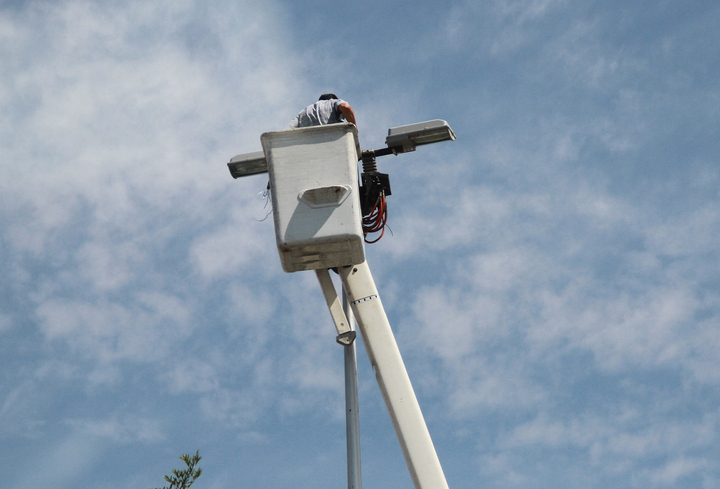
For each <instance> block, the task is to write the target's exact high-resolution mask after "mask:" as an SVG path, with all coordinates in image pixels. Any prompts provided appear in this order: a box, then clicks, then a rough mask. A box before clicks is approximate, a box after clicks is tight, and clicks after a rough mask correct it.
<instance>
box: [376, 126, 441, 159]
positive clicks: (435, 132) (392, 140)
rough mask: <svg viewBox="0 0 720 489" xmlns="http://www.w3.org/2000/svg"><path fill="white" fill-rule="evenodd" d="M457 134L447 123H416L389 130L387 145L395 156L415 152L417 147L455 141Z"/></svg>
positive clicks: (386, 139)
mask: <svg viewBox="0 0 720 489" xmlns="http://www.w3.org/2000/svg"><path fill="white" fill-rule="evenodd" d="M454 139H455V133H454V132H453V130H452V129H450V126H449V125H448V123H447V122H445V121H443V120H441V119H435V120H432V121H426V122H416V123H415V124H408V125H407V126H399V127H391V128H390V129H388V135H387V138H385V144H387V146H388V148H391V149H392V150H393V152H394V153H395V154H398V153H405V152H408V151H415V147H416V146H421V145H423V144H432V143H439V142H441V141H453V140H454Z"/></svg>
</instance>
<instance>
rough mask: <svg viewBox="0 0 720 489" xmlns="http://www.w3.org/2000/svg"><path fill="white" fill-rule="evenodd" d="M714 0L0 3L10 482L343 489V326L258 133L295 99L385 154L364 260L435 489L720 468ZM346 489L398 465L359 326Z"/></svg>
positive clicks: (6, 475)
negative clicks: (359, 462) (359, 472)
mask: <svg viewBox="0 0 720 489" xmlns="http://www.w3.org/2000/svg"><path fill="white" fill-rule="evenodd" d="M718 25H720V6H719V5H718V3H717V2H715V1H709V0H708V1H704V0H691V1H684V2H674V1H667V0H665V1H660V0H656V1H649V0H648V1H645V0H636V1H619V0H606V1H574V0H565V1H563V0H486V1H480V0H464V1H463V0H456V1H453V2H450V1H443V0H440V1H432V2H431V1H425V0H421V1H413V2H411V1H401V0H382V1H379V0H367V1H364V2H352V3H351V2H347V3H345V2H330V1H323V0H310V1H306V2H298V1H294V0H263V1H262V2H260V1H257V2H252V1H242V0H236V1H222V0H208V1H203V2H201V1H193V0H173V1H171V0H147V1H143V2H127V1H116V0H109V1H102V2H101V1H89V0H57V1H49V0H47V1H43V0H36V1H19V0H3V1H2V2H0V167H1V169H2V179H0V277H1V280H0V292H1V293H0V466H1V467H2V473H3V483H2V484H3V487H4V488H9V489H46V488H48V487H52V488H55V489H64V488H68V489H70V488H73V489H76V488H103V489H131V488H132V489H136V488H150V487H156V486H161V485H162V484H163V482H164V481H163V475H164V474H167V473H169V471H170V470H171V469H172V468H181V466H182V462H180V461H179V460H178V457H179V456H180V455H181V454H182V453H194V452H195V451H196V450H200V453H201V455H202V456H203V461H202V463H201V466H202V468H203V471H204V474H203V475H202V477H201V478H200V479H199V480H198V482H197V483H196V484H195V486H194V487H197V488H198V489H203V488H205V489H226V488H227V489H229V488H277V489H285V488H288V489H290V488H292V489H297V488H319V487H327V488H329V487H336V488H337V487H345V486H346V472H345V470H346V469H345V424H344V393H343V375H342V348H341V347H339V346H338V345H337V344H335V341H334V338H335V332H334V328H333V326H332V323H331V321H330V316H329V314H328V312H327V310H326V308H325V304H324V302H323V299H322V294H321V293H320V290H319V287H318V286H317V283H316V280H315V277H314V274H312V273H310V272H301V273H294V274H286V273H284V272H282V270H281V268H280V262H279V259H278V255H277V250H276V248H275V241H274V234H273V227H272V220H271V219H266V220H263V218H264V217H265V216H266V214H267V209H266V208H265V207H264V201H263V199H262V197H261V196H258V194H259V193H261V192H262V190H263V189H264V187H265V183H266V181H267V180H266V178H265V177H264V176H256V177H250V178H246V179H241V180H233V179H232V178H231V177H230V175H229V173H228V171H227V167H226V165H225V163H226V162H227V161H229V159H230V158H231V157H232V156H233V155H235V154H238V153H243V152H251V151H258V150H260V149H261V146H260V134H262V133H263V132H265V131H269V130H275V129H279V128H283V127H284V126H285V125H286V124H287V123H288V122H289V121H290V120H291V119H292V118H293V117H294V116H295V114H296V113H297V112H298V111H299V110H300V109H302V108H303V107H304V106H306V105H307V104H309V103H312V102H313V101H314V100H315V99H316V98H317V96H318V95H319V94H321V93H324V92H327V91H332V92H335V93H337V94H338V95H339V96H340V97H341V98H343V99H345V100H347V101H348V102H350V103H351V104H352V106H353V108H354V109H355V112H356V114H357V119H358V125H359V129H360V138H361V146H362V147H363V148H365V149H369V148H380V147H382V146H383V143H384V138H385V135H386V132H387V128H388V127H391V126H397V125H403V124H409V123H412V122H418V121H424V120H429V119H445V120H447V121H448V122H449V124H450V125H451V126H452V128H453V129H454V130H455V132H456V134H457V136H458V139H457V141H455V142H452V143H442V144H437V145H434V146H431V147H425V148H422V149H420V150H418V151H417V152H415V153H411V154H405V155H401V156H387V157H384V158H382V159H379V160H378V162H379V164H380V170H381V171H385V172H387V173H390V175H391V179H392V187H393V195H392V196H391V197H390V198H389V205H390V227H391V230H392V235H390V234H387V235H386V236H385V237H384V238H383V239H382V240H381V241H380V242H379V243H377V244H374V245H371V246H369V247H368V249H367V254H368V262H369V264H370V268H371V270H372V271H373V274H374V276H375V280H376V282H377V285H378V288H379V290H380V294H381V296H382V298H383V301H384V304H385V307H386V310H387V312H388V315H389V318H390V321H391V324H392V325H393V328H394V330H395V333H396V335H397V339H398V344H399V346H400V349H401V352H402V353H403V356H404V358H405V361H406V364H407V367H408V371H409V374H410V377H411V379H412V381H413V383H414V386H415V388H416V391H417V394H418V398H419V400H420V404H421V406H422V408H423V411H424V414H425V417H426V419H427V422H428V426H429V429H430V432H431V435H432V436H433V439H434V441H435V444H436V448H437V452H438V455H439V457H440V460H441V463H442V465H443V468H444V470H445V473H446V477H447V480H448V483H449V486H450V487H451V488H453V489H470V488H488V489H493V488H498V489H499V488H503V489H512V488H523V489H524V488H531V487H532V488H553V489H564V488H573V489H575V488H613V489H624V488H642V489H646V488H679V487H682V488H710V489H712V488H718V487H720V404H719V402H720V355H717V353H715V352H716V351H717V350H718V349H720V254H719V253H718V246H717V243H718V240H719V239H720V195H719V194H718V188H719V184H720V165H719V164H718V154H720V143H718V141H720V134H718V133H719V132H720V131H719V128H720V85H719V84H718V80H719V79H720V72H719V71H720V48H719V47H718V46H720V29H718ZM358 346H359V348H358V361H359V370H360V372H359V375H360V401H361V409H360V413H361V430H362V455H363V482H364V485H365V487H367V488H383V487H395V488H407V489H410V488H412V482H411V480H410V477H409V475H408V472H407V468H406V466H405V462H404V460H403V458H402V453H401V451H400V448H399V445H398V443H397V440H396V438H395V434H394V432H393V430H392V426H391V423H390V420H389V416H388V414H387V412H386V410H385V406H384V404H383V402H382V398H381V396H380V393H379V389H378V387H377V384H376V383H375V379H374V376H373V374H372V371H371V369H370V367H369V362H368V360H367V356H366V355H365V352H364V349H363V346H362V343H360V344H359V345H358Z"/></svg>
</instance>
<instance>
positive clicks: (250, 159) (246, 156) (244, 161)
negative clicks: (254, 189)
mask: <svg viewBox="0 0 720 489" xmlns="http://www.w3.org/2000/svg"><path fill="white" fill-rule="evenodd" d="M227 165H228V168H229V169H230V175H232V177H233V178H239V177H246V176H248V175H256V174H258V173H267V171H268V168H267V162H266V161H265V153H264V152H263V151H255V152H253V153H243V154H239V155H237V156H233V158H232V159H231V160H230V163H228V164H227Z"/></svg>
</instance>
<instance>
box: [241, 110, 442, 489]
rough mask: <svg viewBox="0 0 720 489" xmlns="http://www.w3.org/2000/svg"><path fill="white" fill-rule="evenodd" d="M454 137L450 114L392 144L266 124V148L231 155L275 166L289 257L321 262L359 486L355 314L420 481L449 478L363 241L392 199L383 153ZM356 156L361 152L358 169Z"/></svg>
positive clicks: (349, 128)
mask: <svg viewBox="0 0 720 489" xmlns="http://www.w3.org/2000/svg"><path fill="white" fill-rule="evenodd" d="M454 139H455V134H454V133H453V131H452V129H451V128H450V126H449V125H448V124H447V122H445V121H443V120H432V121H427V122H419V123H415V124H409V125H405V126H399V127H394V128H390V129H389V130H388V136H387V138H386V140H385V143H386V145H387V148H382V149H379V150H366V151H361V150H360V146H359V143H358V135H357V129H356V128H355V126H354V125H353V124H349V123H342V124H330V125H324V126H314V127H308V128H301V129H292V130H285V131H274V132H269V133H265V134H263V135H262V137H261V142H262V146H263V151H257V152H254V153H245V154H240V155H237V156H235V157H233V158H232V159H231V160H230V162H229V163H228V168H229V170H230V174H231V175H232V177H233V178H239V177H244V176H249V175H256V174H260V173H266V172H268V173H269V174H270V189H271V190H272V201H273V219H274V223H275V237H276V242H277V245H278V251H279V253H280V258H281V263H282V267H283V269H284V270H285V271H286V272H295V271H301V270H314V271H315V273H316V275H317V278H318V281H319V283H320V287H321V289H322V291H323V295H324V297H325V300H326V303H327V306H328V309H329V310H330V315H331V317H332V319H333V322H334V324H335V327H336V329H337V332H338V336H337V338H336V340H337V342H338V343H340V344H341V345H343V346H344V347H345V353H346V355H345V378H346V403H348V405H347V406H346V408H347V409H346V415H347V430H348V487H349V488H350V489H360V486H361V483H360V477H359V468H360V460H359V455H360V454H359V441H358V440H359V426H358V424H357V412H358V409H357V381H356V378H355V377H356V375H357V370H356V367H355V363H354V362H355V360H354V356H355V350H354V348H355V343H354V339H355V332H354V330H353V326H352V323H350V321H349V320H348V317H351V318H352V316H354V317H355V319H356V320H357V324H358V327H359V330H360V334H361V335H362V337H363V342H364V344H365V347H366V350H367V353H368V357H369V359H370V363H371V364H372V366H373V370H374V371H375V374H376V377H377V380H378V384H379V387H380V390H381V392H382V395H383V399H384V400H385V404H386V406H387V409H388V412H389V413H390V418H391V419H392V422H393V426H394V427H395V432H396V434H397V437H398V441H399V442H400V446H401V448H402V451H403V454H404V455H405V461H406V463H407V466H408V469H409V471H410V476H411V478H412V480H413V483H414V485H415V488H416V489H447V487H448V485H447V481H446V480H445V475H444V473H443V470H442V466H441V465H440V461H439V459H438V457H437V453H436V451H435V447H434V445H433V442H432V439H431V437H430V433H429V431H428V429H427V425H426V423H425V419H424V418H423V415H422V411H421V410H420V405H419V404H418V401H417V397H416V396H415V391H414V390H413V387H412V384H411V383H410V377H409V376H408V373H407V370H406V369H405V364H404V362H403V360H402V356H401V355H400V350H399V349H398V346H397V342H396V341H395V336H394V335H393V332H392V329H391V327H390V323H389V321H388V318H387V315H386V313H385V309H384V308H383V305H382V302H381V301H380V296H379V294H378V291H377V288H376V286H375V282H374V280H373V278H372V274H371V273H370V268H369V267H368V264H367V262H366V261H365V250H364V243H363V242H364V241H365V234H366V233H367V231H368V227H366V219H368V216H370V217H371V219H370V220H371V221H372V224H373V226H370V229H371V232H375V231H377V230H378V228H377V225H378V223H379V224H381V226H380V227H381V228H382V229H384V223H385V220H384V219H385V218H386V214H385V216H383V215H382V213H383V210H378V209H379V208H381V209H385V196H386V195H390V181H389V177H388V176H387V175H386V174H383V173H379V172H378V171H377V164H376V160H375V158H376V156H383V155H389V154H396V155H397V154H401V153H406V152H409V151H414V150H415V148H416V147H417V146H421V145H425V144H432V143H436V142H441V141H452V140H454ZM358 160H362V162H363V173H362V174H361V175H360V178H358V175H357V161H358ZM360 183H362V185H360ZM381 236H382V235H381ZM378 239H379V238H378ZM366 242H367V241H366ZM331 268H332V269H333V270H335V271H337V273H338V275H339V276H340V279H341V281H342V284H343V294H342V295H343V297H344V299H345V306H346V307H343V306H342V305H341V304H342V303H341V301H340V299H339V298H338V295H337V292H336V290H335V287H334V285H333V283H332V280H331V277H330V274H329V269H331ZM348 303H349V305H350V310H351V311H350V310H348V308H347V304H348ZM350 312H352V314H350ZM353 381H354V382H353ZM352 390H354V392H350V391H352ZM350 403H355V404H354V405H350ZM351 417H354V419H352V420H351ZM351 452H352V453H351Z"/></svg>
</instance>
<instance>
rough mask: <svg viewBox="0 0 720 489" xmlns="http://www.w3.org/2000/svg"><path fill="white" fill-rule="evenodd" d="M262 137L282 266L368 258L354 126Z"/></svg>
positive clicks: (327, 264)
mask: <svg viewBox="0 0 720 489" xmlns="http://www.w3.org/2000/svg"><path fill="white" fill-rule="evenodd" d="M261 140H262V145H263V150H264V152H265V159H266V160H267V165H268V172H269V173H270V188H271V192H272V203H273V217H274V220H275V238H276V240H277V245H278V251H279V252H280V261H281V263H282V267H283V270H285V271H286V272H297V271H300V270H314V269H319V268H333V267H341V266H347V265H355V264H358V263H362V262H363V261H365V247H364V236H363V232H362V215H361V213H360V198H359V195H358V173H357V162H358V154H359V143H358V136H357V129H356V128H355V126H354V125H352V124H347V123H345V124H330V125H325V126H314V127H307V128H302V129H291V130H286V131H274V132H267V133H265V134H263V135H262V137H261Z"/></svg>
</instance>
